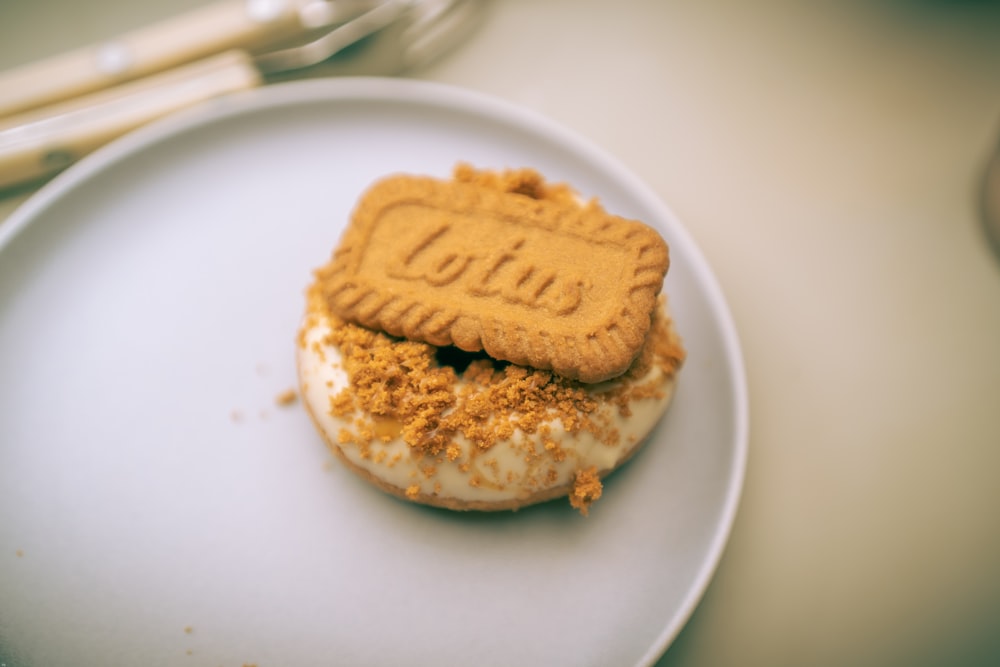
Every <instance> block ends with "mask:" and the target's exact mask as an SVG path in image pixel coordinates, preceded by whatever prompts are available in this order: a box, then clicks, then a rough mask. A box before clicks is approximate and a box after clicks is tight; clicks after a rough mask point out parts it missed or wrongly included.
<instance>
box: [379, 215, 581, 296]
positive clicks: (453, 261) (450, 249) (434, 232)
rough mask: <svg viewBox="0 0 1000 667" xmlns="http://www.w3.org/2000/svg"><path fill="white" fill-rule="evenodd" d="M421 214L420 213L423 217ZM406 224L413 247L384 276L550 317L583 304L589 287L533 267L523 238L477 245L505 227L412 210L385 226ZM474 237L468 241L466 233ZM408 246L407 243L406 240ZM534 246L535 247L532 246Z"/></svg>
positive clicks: (571, 276)
mask: <svg viewBox="0 0 1000 667" xmlns="http://www.w3.org/2000/svg"><path fill="white" fill-rule="evenodd" d="M421 213H424V214H423V215H421ZM395 216H400V217H403V218H405V223H404V225H403V228H404V229H405V228H406V227H407V226H411V229H412V231H413V232H414V233H413V239H412V242H411V243H404V244H401V247H400V251H399V253H397V255H396V256H395V257H393V258H392V260H393V261H390V263H389V264H388V265H387V266H386V269H385V270H386V274H387V275H388V276H389V277H391V278H397V279H399V280H418V281H423V282H425V283H427V284H428V285H432V286H434V287H437V288H444V287H453V288H454V290H455V291H456V292H457V293H458V294H459V295H460V297H468V298H473V299H475V298H490V297H494V296H499V297H501V298H502V299H503V300H504V301H506V302H508V303H512V304H518V305H521V306H524V307H526V308H528V309H532V310H534V309H539V310H543V311H547V312H549V313H551V314H553V315H568V314H570V313H572V312H573V311H575V310H576V309H577V308H578V307H579V306H580V302H581V300H582V298H583V290H584V287H585V285H586V284H587V281H586V280H585V279H584V277H583V276H582V275H580V274H578V273H576V272H574V271H565V272H562V273H560V272H559V271H557V270H556V269H555V268H553V267H552V266H551V265H548V266H546V265H543V264H540V263H539V262H538V261H536V259H535V258H537V257H538V255H539V253H538V252H537V250H536V248H533V247H532V244H531V243H529V239H528V237H527V235H524V234H521V235H519V236H515V237H513V238H511V239H509V240H505V241H503V242H501V243H499V244H497V245H496V246H494V247H485V248H484V247H483V245H482V244H481V243H477V242H476V239H477V238H478V236H479V233H483V234H500V233H502V232H503V231H504V229H503V228H504V227H505V226H507V227H509V226H510V225H509V223H508V224H506V225H505V224H504V223H502V222H499V221H496V220H490V219H479V220H475V221H473V220H470V219H468V218H466V217H464V216H445V217H446V218H447V219H446V220H436V219H435V216H433V215H427V214H426V213H425V212H422V211H419V212H418V211H413V210H410V207H398V208H397V209H394V210H393V213H392V215H386V216H384V218H383V222H384V224H385V225H386V226H387V227H394V225H393V221H392V220H390V218H393V217H395ZM470 229H475V230H476V232H477V234H476V236H475V237H470V234H469V233H468V231H466V232H465V233H464V234H463V230H470ZM407 240H409V239H407ZM535 245H537V241H536V244H535Z"/></svg>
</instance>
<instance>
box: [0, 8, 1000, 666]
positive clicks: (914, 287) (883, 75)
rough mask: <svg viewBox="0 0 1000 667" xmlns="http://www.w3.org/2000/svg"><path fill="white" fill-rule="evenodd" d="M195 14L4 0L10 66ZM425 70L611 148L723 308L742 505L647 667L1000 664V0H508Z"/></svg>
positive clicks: (2, 203)
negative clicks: (643, 186) (704, 579)
mask: <svg viewBox="0 0 1000 667" xmlns="http://www.w3.org/2000/svg"><path fill="white" fill-rule="evenodd" d="M197 4H200V3H199V2H197V1H196V0H172V1H171V2H160V3H149V5H148V6H147V5H146V3H126V2H124V1H122V0H92V1H91V2H88V3H80V2H68V1H66V0H44V1H43V0H4V1H3V3H2V4H0V68H5V67H7V66H10V65H13V64H16V63H20V62H24V61H27V60H30V59H34V58H37V57H40V56H43V55H46V54H49V53H54V52H56V51H60V50H63V49H65V48H67V47H69V46H78V45H82V44H85V43H88V42H91V41H94V40H96V39H98V38H101V37H106V36H110V35H112V34H114V33H115V32H116V31H120V30H124V29H126V28H131V27H134V26H136V25H140V24H141V23H142V22H144V21H147V20H151V19H153V18H158V17H160V16H164V15H167V14H169V13H171V12H173V11H176V10H178V9H182V8H185V7H190V6H193V5H197ZM411 76H415V77H416V78H421V79H427V80H432V81H438V82H444V83H449V84H455V85H459V86H463V87H466V88H471V89H474V90H478V91H483V92H486V93H489V94H492V95H495V96H498V97H501V98H504V99H506V100H509V101H512V102H515V103H517V104H520V105H523V106H525V107H529V108H531V109H534V110H536V111H538V112H541V113H542V114H545V115H547V116H549V117H551V118H552V119H554V120H556V121H557V122H559V123H561V124H563V125H565V126H567V127H569V128H570V129H572V130H574V131H576V132H578V133H580V134H582V135H584V136H585V137H587V138H589V139H590V140H592V141H593V142H595V143H596V144H598V145H599V146H601V147H602V148H604V149H606V150H607V151H609V152H610V153H612V154H613V155H615V156H616V157H617V158H619V159H620V160H621V161H622V162H623V163H624V164H625V165H627V166H628V167H629V168H630V169H631V170H633V171H634V172H635V173H636V174H638V176H639V177H641V178H642V179H643V180H644V181H646V182H647V183H648V184H649V185H650V186H651V187H652V188H653V189H654V190H655V191H656V192H657V193H658V194H659V195H660V196H661V197H662V199H663V200H664V201H665V202H667V204H668V205H669V206H670V207H671V208H672V209H673V210H674V211H675V212H676V213H677V214H678V216H679V217H680V219H681V220H682V222H683V223H684V225H685V226H686V227H687V228H688V229H689V230H690V232H691V233H692V235H693V236H694V238H695V239H696V241H697V242H698V243H699V244H700V246H701V248H702V250H703V252H704V253H705V255H706V256H707V258H708V260H709V262H710V263H711V265H712V266H713V268H714V270H715V272H716V274H717V276H718V278H719V281H720V282H721V285H722V288H723V291H724V292H725V295H726V297H727V299H728V300H729V303H730V306H731V308H732V311H733V314H734V317H735V321H736V324H737V327H738V330H739V334H740V337H741V339H742V344H743V349H744V354H745V359H746V365H747V372H748V377H749V389H750V404H751V439H750V458H749V469H748V473H747V478H746V484H745V489H744V495H743V501H742V504H741V507H740V511H739V514H738V516H737V519H736V524H735V527H734V530H733V533H732V537H731V540H730V542H729V545H728V547H727V549H726V552H725V554H724V556H723V559H722V562H721V565H720V567H719V569H718V572H717V575H716V576H715V578H714V580H713V582H712V584H711V586H710V587H709V589H708V592H707V594H706V596H705V597H704V599H703V601H702V603H701V605H700V606H699V607H698V609H697V610H696V612H695V614H694V616H693V618H692V619H691V621H690V622H689V623H688V625H687V626H686V628H685V629H684V630H683V631H682V632H681V634H680V636H679V638H678V639H677V640H676V642H675V643H674V644H673V646H672V647H671V648H670V649H669V650H668V652H667V653H666V655H665V656H664V658H663V659H662V661H661V663H660V664H662V665H678V666H681V665H684V666H687V665H699V666H704V665H740V666H748V665H760V666H765V665H768V666H770V665H814V666H815V665H829V666H835V665H836V666H840V665H900V666H902V665H986V664H1000V520H998V510H1000V484H998V483H997V482H996V478H997V476H998V472H1000V259H998V257H997V256H996V255H994V254H992V252H991V250H990V246H989V244H988V243H987V240H986V236H985V234H984V230H983V227H982V225H981V222H980V219H979V208H978V199H977V197H978V188H979V183H980V179H981V178H982V171H983V167H984V164H985V162H986V160H987V158H988V156H989V154H990V149H991V148H992V147H993V146H994V145H995V144H996V143H997V142H998V140H1000V5H998V4H997V3H990V2H971V1H970V2H934V1H931V0H880V1H877V2H867V3H862V2H852V3H837V2H826V3H793V2H761V3H744V2H686V3H682V2H654V1H652V0H649V1H643V0H630V1H627V2H606V1H599V0H507V1H505V2H494V3H493V4H492V5H491V6H490V13H489V16H488V19H487V21H486V22H485V23H484V25H483V26H482V27H481V29H480V30H479V31H478V32H477V33H476V34H475V35H474V37H473V39H472V40H471V41H470V42H469V43H467V44H466V45H464V46H463V47H462V48H461V49H460V50H458V51H457V52H455V53H453V54H451V55H450V56H449V57H447V58H446V59H444V60H442V61H440V62H438V63H437V64H434V65H432V66H429V67H427V68H424V69H422V70H420V71H417V72H414V73H412V74H411ZM29 195H30V191H28V190H21V191H16V192H14V193H8V194H7V195H6V196H4V197H3V198H0V216H2V217H5V216H7V215H9V214H10V213H11V212H12V211H13V210H14V208H15V207H16V206H17V205H18V204H19V203H20V202H22V201H23V200H25V199H26V198H27V197H28V196H29ZM0 224H2V223H0Z"/></svg>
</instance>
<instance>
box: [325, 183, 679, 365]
mask: <svg viewBox="0 0 1000 667" xmlns="http://www.w3.org/2000/svg"><path fill="white" fill-rule="evenodd" d="M668 267H669V251H668V247H667V244H666V243H665V242H664V240H663V239H662V238H661V237H660V235H659V234H658V233H657V232H656V231H655V230H653V229H652V228H650V227H648V226H647V225H645V224H643V223H641V222H638V221H634V220H628V219H625V218H622V217H619V216H616V215H612V214H609V213H607V212H606V211H605V210H604V209H603V208H602V207H601V206H600V205H599V204H598V203H597V202H596V201H591V202H589V203H580V202H579V201H578V200H577V198H576V197H575V195H574V194H573V193H572V191H571V190H570V189H569V188H567V187H565V186H549V185H547V184H546V183H545V182H544V180H543V179H542V178H541V176H540V175H538V173H537V172H535V171H533V170H514V171H508V172H502V173H499V174H493V173H489V172H476V171H475V170H472V169H471V168H469V167H467V166H460V167H459V168H457V169H456V173H455V178H454V179H452V180H440V179H434V178H430V177H423V176H412V175H396V176H391V177H388V178H385V179H383V180H381V181H379V182H377V183H376V184H375V185H373V186H372V187H371V188H370V189H369V190H368V191H367V192H366V193H364V195H363V196H362V197H361V199H360V201H359V203H358V205H357V207H356V208H355V210H354V213H353V215H352V218H351V220H350V223H349V225H348V227H347V229H346V230H345V232H344V234H343V236H342V238H341V242H340V245H339V247H338V248H337V249H336V251H335V252H334V255H333V259H332V261H331V262H330V263H329V264H328V265H326V266H325V267H323V268H322V269H320V270H319V271H318V272H317V281H318V283H319V284H320V285H321V290H322V294H323V297H324V298H325V300H326V302H327V304H328V307H329V309H330V311H331V312H332V313H334V314H335V315H336V316H337V317H339V318H342V319H343V320H345V321H347V322H353V323H356V324H360V325H362V326H365V327H368V328H371V329H377V330H381V331H384V332H386V333H389V334H391V335H393V336H399V337H405V338H407V339H409V340H414V341H421V342H425V343H428V344H431V345H435V346H443V345H453V346H456V347H458V348H459V349H461V350H465V351H470V352H474V351H480V350H483V351H485V352H486V354H488V355H489V356H490V357H492V358H494V359H497V360H503V361H508V362H511V363H514V364H517V365H521V366H529V367H532V368H536V369H543V370H551V371H553V372H555V373H557V374H558V375H560V376H562V377H564V378H567V379H571V380H579V381H581V382H586V383H594V382H601V381H604V380H608V379H610V378H613V377H616V376H618V375H621V374H622V373H624V372H625V371H626V370H627V369H628V368H629V366H630V365H631V364H632V362H633V360H634V359H635V358H636V355H637V354H638V353H639V350H640V348H641V347H642V344H643V341H644V340H645V338H646V335H647V333H648V332H649V329H650V314H651V312H652V311H653V308H654V305H655V303H656V298H657V295H658V294H659V293H660V290H661V287H662V285H663V279H664V275H665V274H666V272H667V269H668Z"/></svg>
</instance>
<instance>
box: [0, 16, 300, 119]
mask: <svg viewBox="0 0 1000 667" xmlns="http://www.w3.org/2000/svg"><path fill="white" fill-rule="evenodd" d="M299 4H301V3H300V2H298V1H296V0H223V1H222V2H218V3H215V4H211V5H208V6H206V7H202V8H199V9H196V10H192V11H191V12H188V13H186V14H183V15H181V16H178V17H175V18H172V19H168V20H166V21H164V22H161V23H158V24H156V25H153V26H150V27H147V28H143V29H140V30H136V31H134V32H131V33H128V34H126V35H122V36H121V37H118V38H115V39H112V40H109V41H107V42H105V43H103V44H98V45H95V46H91V47H87V48H83V49H78V50H75V51H71V52H68V53H64V54H61V55H57V56H53V57H51V58H48V59H46V60H42V61H39V62H36V63H32V64H28V65H24V66H22V67H19V68H15V69H13V70H9V71H7V72H3V73H0V118H3V117H4V116H8V115H11V114H14V113H19V112H22V111H25V110H28V109H33V108H36V107H40V106H44V105H47V104H51V103H53V102H57V101H61V100H65V99H69V98H71V97H75V96H77V95H82V94H85V93H89V92H92V91H95V90H100V89H101V88H106V87H109V86H112V85H115V84H119V83H121V82H123V81H128V80H131V79H136V78H139V77H142V76H147V75H149V74H152V73H155V72H160V71H163V70H165V69H168V68H171V67H175V66H177V65H181V64H183V63H187V62H191V61H193V60H198V59H201V58H205V57H208V56H210V55H213V54H217V53H222V52H223V51H227V50H230V49H233V48H240V49H244V50H247V51H251V52H252V51H254V50H255V49H257V48H263V47H265V46H267V45H269V44H272V43H275V42H278V41H281V40H285V39H288V38H290V37H292V36H294V35H296V34H298V33H300V32H302V31H304V30H305V29H304V28H303V26H302V25H301V21H300V16H299Z"/></svg>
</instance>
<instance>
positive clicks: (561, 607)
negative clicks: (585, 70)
mask: <svg viewBox="0 0 1000 667" xmlns="http://www.w3.org/2000/svg"><path fill="white" fill-rule="evenodd" d="M459 160H466V161H469V162H471V163H473V164H475V165H477V166H484V167H504V166H532V167H536V168H537V169H539V170H540V171H541V172H542V173H544V174H545V175H546V176H547V177H549V178H550V179H554V180H565V181H569V182H570V183H572V184H574V185H575V186H576V187H577V189H578V190H579V191H580V192H581V193H582V194H583V195H584V196H586V197H589V196H592V195H596V196H599V197H600V198H601V200H602V201H603V202H604V204H605V205H606V206H607V208H608V209H609V210H611V211H613V212H615V213H618V214H621V215H625V216H629V217H635V218H638V219H641V220H645V221H647V222H648V223H650V224H652V225H654V226H656V227H658V228H659V229H660V231H661V232H662V233H663V235H664V237H665V238H666V239H667V241H668V242H669V243H670V245H671V249H672V262H673V263H672V266H671V269H670V273H669V275H668V278H667V283H666V290H667V292H668V293H669V294H670V296H671V303H672V308H673V311H674V314H675V318H676V320H677V324H678V327H679V328H680V330H681V332H682V334H683V335H684V337H685V340H686V343H687V347H688V349H689V355H690V356H689V358H688V361H687V364H686V366H685V368H684V370H683V372H682V376H681V380H680V383H679V388H678V391H677V395H676V399H675V401H674V404H673V407H672V409H671V410H670V412H669V413H668V415H667V417H666V418H665V420H664V421H663V422H662V423H661V424H660V426H659V427H658V428H657V430H656V431H655V432H654V434H653V436H652V441H651V442H650V443H648V445H647V447H646V448H645V449H644V450H643V451H642V452H641V453H640V454H639V455H638V456H637V457H636V458H635V459H634V460H633V461H632V462H631V463H630V464H628V465H627V466H625V467H624V468H623V469H622V470H620V471H618V472H617V473H616V474H615V475H613V476H612V477H611V478H610V479H609V480H608V482H607V485H606V492H605V495H604V497H603V498H602V499H601V501H600V502H599V503H598V504H596V505H595V506H594V508H593V512H592V514H591V516H590V518H588V519H584V518H582V517H580V516H579V515H578V514H576V513H575V512H574V511H573V510H572V509H570V507H569V505H568V503H566V502H562V501H557V502H553V503H549V504H546V505H542V506H539V507H535V508H530V509H527V510H522V511H521V512H518V513H508V514H498V515H481V514H457V513H451V512H447V511H443V510H430V509H425V508H420V507H416V506H413V505H409V504H406V503H403V502H400V501H397V500H395V499H392V498H390V497H388V496H386V495H383V494H382V493H381V492H379V491H377V490H375V489H374V488H371V487H369V486H367V485H366V484H365V483H363V482H361V481H359V480H357V479H355V478H354V477H353V476H352V475H351V474H349V473H347V472H346V471H345V470H343V469H342V468H341V467H340V466H339V465H337V464H336V463H335V462H333V461H332V460H331V457H330V456H329V455H328V454H327V452H326V451H325V449H324V448H323V446H322V445H321V444H320V438H319V436H318V435H317V434H316V433H315V432H314V431H313V428H312V426H311V425H310V423H309V420H308V419H307V417H306V415H305V414H304V411H303V410H302V408H301V406H298V405H295V406H292V407H279V406H277V405H276V404H275V400H274V399H275V397H276V396H277V395H278V394H279V393H280V392H282V391H283V390H285V389H286V388H289V387H293V386H294V385H295V371H294V366H293V355H294V346H293V343H294V338H295V333H296V327H297V325H298V322H299V316H300V312H301V310H302V306H303V299H302V293H303V289H304V287H305V285H306V284H307V282H308V281H309V279H310V271H311V269H312V268H313V267H316V266H317V265H319V264H320V263H322V262H323V261H324V260H325V259H326V258H327V256H328V255H329V253H330V251H331V250H332V248H333V246H334V245H335V244H336V242H337V239H338V237H339V234H340V231H341V228H342V226H343V224H344V220H345V218H346V217H347V215H348V212H349V211H350V209H351V207H352V205H353V202H354V201H355V199H356V197H357V195H358V194H359V193H360V192H361V191H362V190H363V189H364V188H365V187H366V186H367V185H368V184H369V183H370V182H371V181H373V180H374V179H375V178H377V177H379V176H381V175H384V174H386V173H390V172H396V171H410V172H419V173H429V174H437V175H441V176H445V175H447V174H448V173H449V172H450V169H451V167H452V165H453V164H454V163H455V162H457V161H459ZM746 444H747V398H746V390H745V382H744V374H743V367H742V361H741V356H740V351H739V346H738V343H737V338H736V334H735V332H734V329H733V326H732V323H731V321H730V317H729V314H728V310H727V307H726V305H725V303H724V300H723V298H722V296H721V294H720V291H719V289H718V287H717V285H716V282H715V279H714V278H713V276H712V273H711V271H710V269H709V268H708V266H707V265H706V263H705V260H704V259H703V258H702V256H701V254H700V253H699V252H698V250H697V249H696V248H695V246H694V244H693V243H692V241H691V239H690V237H689V236H688V234H687V233H686V232H685V231H684V230H683V228H682V227H681V225H680V224H679V223H678V222H677V220H676V219H675V217H674V216H673V215H672V214H671V213H670V212H669V211H668V210H667V209H666V208H665V207H664V205H663V204H662V203H661V202H660V201H658V199H657V198H656V196H655V195H654V194H653V193H652V192H651V191H650V190H649V189H647V188H646V187H645V186H644V185H642V184H641V183H640V182H639V181H638V180H637V179H636V177H634V176H632V175H631V174H630V173H629V172H628V171H627V170H626V169H624V168H623V167H622V166H621V165H620V164H618V163H616V162H615V161H614V160H613V159H611V158H609V157H608V156H607V155H605V154H603V153H601V152H600V151H599V150H597V149H595V148H594V147H593V146H591V145H589V144H588V143H586V142H585V141H584V140H582V139H580V138H578V137H576V136H574V135H572V134H570V133H568V132H567V131H565V130H563V129H560V128H559V127H557V126H555V125H553V124H552V123H551V122H549V121H546V120H545V119H542V118H539V117H537V116H535V115H533V114H530V113H527V112H525V111H523V110H519V109H517V108H513V107H511V106H509V105H507V104H504V103H501V102H498V101H495V100H491V99H486V98H484V97H482V96H479V95H476V94H472V93H468V92H462V91H458V90H454V89H450V88H444V87H441V86H436V85H430V84H424V83H417V82H408V81H399V80H378V79H361V80H350V79H345V80H336V81H314V82H308V83H294V84H285V85H281V86H275V87H269V88H266V89H264V90H261V91H255V92H252V93H249V94H246V95H242V96H238V97H233V98H230V99H227V100H223V101H220V102H218V103H216V104H213V105H210V106H208V107H202V108H200V109H197V110H194V111H191V112H189V113H186V114H182V115H178V116H175V117H172V118H170V119H167V120H165V121H163V122H161V123H159V124H157V125H154V126H151V127H148V128H146V129H144V130H141V131H139V132H136V133H134V134H132V135H130V136H128V137H125V138H124V139H122V140H119V141H118V142H116V143H114V144H112V145H111V146H109V147H107V148H106V149H104V150H102V151H99V152H98V153H96V154H94V155H93V156H91V157H90V158H89V159H85V160H83V161H82V162H81V163H80V164H78V165H77V166H76V167H74V168H72V169H70V170H69V171H68V172H66V173H65V174H63V175H62V176H60V177H59V178H57V179H56V180H55V181H53V182H52V183H51V184H50V185H49V186H48V187H46V188H44V189H43V190H42V191H41V192H39V193H38V194H37V195H36V196H35V197H34V198H32V199H31V200H30V201H29V202H27V203H26V204H25V205H24V206H23V207H22V208H21V209H20V210H19V211H18V212H17V213H15V215H14V216H13V217H12V218H11V219H10V220H9V221H8V222H7V223H5V224H4V225H2V226H0V601H2V603H0V663H2V662H6V663H7V664H8V665H12V664H13V665H22V664H25V665H48V666H58V665H81V664H102V665H126V664H152V665H160V664H163V665H168V664H179V665H211V666H215V665H241V664H243V663H256V664H258V665H261V666H262V667H263V666H265V665H293V666H298V665H329V664H345V665H346V664H350V665H401V664H414V665H424V664H434V665H449V664H455V665H469V664H478V665H488V664H496V665H522V666H523V665H547V666H551V665H611V664H614V665H629V664H649V663H651V662H654V661H655V660H656V659H657V657H658V656H659V655H660V654H661V653H662V652H663V651H664V650H665V649H666V647H667V645H668V644H669V643H670V641H671V640H672V639H673V637H674V636H675V635H676V633H677V632H678V631H679V629H680V628H681V626H682V625H683V624H684V622H685V621H686V619H687V618H688V616H689V615H690V614H691V612H692V610H693V608H694V607H695V605H696V604H697V602H698V600H699V599H700V597H701V595H702V593H703V591H704V589H705V587H706V585H707V584H708V581H709V579H710V577H711V574H712V572H713V570H714V568H715V566H716V563H717V561H718V559H719V556H720V553H721V552H722V549H723V546H724V543H725V541H726V538H727V536H728V534H729V529H730V525H731V523H732V520H733V516H734V513H735V511H736V506H737V502H738V498H739V494H740V489H741V484H742V480H743V473H744V462H745V457H746Z"/></svg>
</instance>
